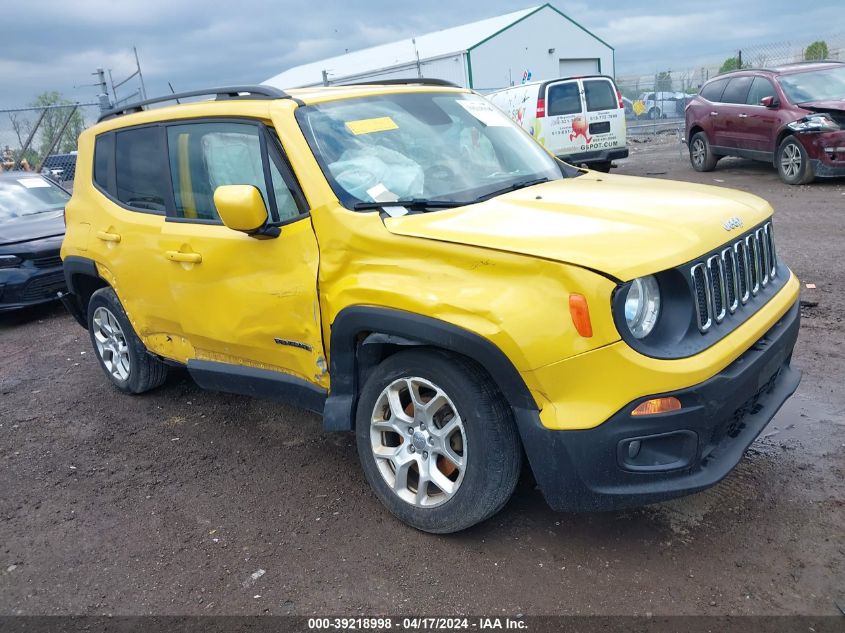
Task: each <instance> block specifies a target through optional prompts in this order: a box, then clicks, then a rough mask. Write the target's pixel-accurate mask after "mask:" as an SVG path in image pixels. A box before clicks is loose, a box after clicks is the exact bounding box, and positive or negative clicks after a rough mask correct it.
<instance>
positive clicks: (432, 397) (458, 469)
mask: <svg viewBox="0 0 845 633" xmlns="http://www.w3.org/2000/svg"><path fill="white" fill-rule="evenodd" d="M355 432H356V436H357V444H358V455H359V457H360V459H361V465H362V467H363V470H364V474H365V475H366V477H367V480H368V481H369V483H370V485H371V486H372V487H373V490H374V491H375V493H376V496H377V497H378V498H379V500H380V501H381V502H382V503H383V504H384V505H385V506H386V507H387V509H388V510H390V512H391V513H393V514H394V515H395V516H396V517H398V518H399V519H400V520H402V521H404V522H405V523H407V524H409V525H411V526H413V527H415V528H417V529H418V530H423V531H425V532H433V533H439V534H445V533H450V532H457V531H459V530H463V529H465V528H468V527H470V526H472V525H475V524H476V523H479V522H481V521H484V520H485V519H487V518H489V517H491V516H492V515H493V514H495V513H496V512H498V511H499V510H500V509H501V508H502V506H504V505H505V503H506V502H507V500H508V499H509V498H510V496H511V494H512V493H513V490H514V488H515V487H516V483H517V480H518V479H519V473H520V468H521V464H522V449H521V446H520V443H519V437H518V434H517V431H516V427H515V425H514V422H513V418H512V413H511V410H510V407H509V406H508V404H507V402H506V401H505V400H504V398H503V396H502V395H501V393H500V392H499V391H498V389H497V388H496V385H495V384H494V383H493V382H492V380H491V379H490V377H489V376H488V375H487V374H486V372H484V371H483V370H482V369H481V368H480V367H479V366H478V365H476V364H475V363H472V362H470V361H468V360H466V359H464V358H463V357H458V356H453V355H450V354H447V353H445V352H441V351H438V350H425V349H420V350H410V351H405V352H399V353H397V354H395V355H393V356H391V357H389V358H388V359H386V360H385V361H383V362H382V363H381V364H380V365H379V366H378V367H377V368H376V369H375V370H373V372H372V373H371V374H370V376H369V378H368V379H367V382H366V384H365V385H364V388H363V390H362V391H361V397H360V399H359V402H358V410H357V415H356V421H355Z"/></svg>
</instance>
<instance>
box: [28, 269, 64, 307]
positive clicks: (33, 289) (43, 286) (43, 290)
mask: <svg viewBox="0 0 845 633" xmlns="http://www.w3.org/2000/svg"><path fill="white" fill-rule="evenodd" d="M64 287H65V276H64V273H61V272H58V273H51V274H49V275H42V276H41V277H36V278H35V279H33V280H32V281H30V282H29V283H28V284H27V285H26V286H25V287H24V289H23V290H22V291H21V295H20V296H21V300H22V301H37V300H38V299H47V298H48V297H55V296H56V293H57V292H58V291H59V290H63V289H64Z"/></svg>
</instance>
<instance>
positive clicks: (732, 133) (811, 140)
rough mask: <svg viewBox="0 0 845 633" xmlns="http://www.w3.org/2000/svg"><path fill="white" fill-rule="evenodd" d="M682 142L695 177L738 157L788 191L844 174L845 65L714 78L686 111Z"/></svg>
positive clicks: (816, 65)
mask: <svg viewBox="0 0 845 633" xmlns="http://www.w3.org/2000/svg"><path fill="white" fill-rule="evenodd" d="M686 138H687V143H688V145H689V154H690V163H691V164H692V166H693V169H695V170H696V171H711V170H713V169H714V168H715V167H716V163H717V162H718V161H719V159H720V158H722V157H723V156H739V157H742V158H750V159H753V160H760V161H764V162H767V163H772V164H773V165H774V167H775V168H776V169H777V170H778V173H779V174H780V177H781V180H783V182H785V183H787V184H789V185H803V184H807V183H809V182H812V181H813V180H814V179H815V178H817V177H832V176H845V62H836V61H819V62H801V63H797V64H789V65H786V66H781V67H778V68H772V69H754V70H738V71H734V72H731V73H726V74H723V75H719V76H717V77H714V78H713V79H711V80H710V81H708V82H707V83H705V84H704V85H703V86H702V87H701V90H700V91H699V93H698V95H697V96H696V97H695V98H693V99H692V101H690V103H689V105H687V108H686Z"/></svg>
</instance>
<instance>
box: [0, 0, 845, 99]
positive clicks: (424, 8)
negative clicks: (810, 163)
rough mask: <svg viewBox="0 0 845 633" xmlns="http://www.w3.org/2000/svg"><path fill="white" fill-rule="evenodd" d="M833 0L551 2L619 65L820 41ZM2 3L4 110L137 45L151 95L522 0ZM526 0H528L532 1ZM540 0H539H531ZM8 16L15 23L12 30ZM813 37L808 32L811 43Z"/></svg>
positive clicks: (663, 63)
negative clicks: (612, 50) (805, 1)
mask: <svg viewBox="0 0 845 633" xmlns="http://www.w3.org/2000/svg"><path fill="white" fill-rule="evenodd" d="M839 1H840V0H819V1H818V2H815V3H813V4H812V5H810V6H807V7H805V6H800V5H796V4H795V3H794V2H792V0H789V1H787V0H769V1H768V2H764V1H762V0H760V1H757V2H754V1H752V0H746V2H745V3H744V4H742V6H738V5H737V3H736V2H735V0H711V1H710V2H709V3H708V4H707V5H706V10H703V9H702V6H703V5H701V4H700V2H697V1H696V2H694V1H692V0H648V1H646V0H606V1H604V2H602V3H589V2H586V1H584V0H573V1H572V2H563V1H562V0H561V1H560V2H556V3H555V4H556V6H558V8H560V9H561V10H563V11H565V12H566V13H567V14H569V15H571V16H572V18H573V19H575V20H577V21H578V22H579V23H581V24H583V25H584V26H585V27H586V28H588V29H592V30H593V31H594V32H596V33H597V34H598V35H599V36H600V37H602V38H603V39H605V40H606V41H608V42H610V43H611V44H612V45H613V46H615V47H616V66H617V72H618V73H620V74H624V73H627V72H639V71H640V69H643V70H645V71H648V72H652V71H655V70H660V69H665V68H669V67H673V68H676V67H677V65H678V64H688V65H695V64H698V63H702V62H703V61H705V60H707V61H711V62H715V63H720V62H721V60H722V59H724V57H727V56H728V55H729V54H731V51H735V50H736V49H737V48H739V47H741V46H744V45H747V44H748V43H753V42H759V41H778V40H783V39H789V38H806V37H811V36H812V38H811V39H816V37H815V36H816V35H824V32H825V29H828V28H830V26H829V25H830V24H831V22H830V15H839V13H840V7H839ZM7 4H10V6H8V7H5V8H4V10H3V20H4V29H3V47H2V50H0V86H2V87H3V90H2V91H0V108H2V107H12V106H20V105H24V104H26V103H28V102H30V101H32V99H33V98H34V97H35V96H36V95H38V94H40V93H41V92H44V91H46V90H59V91H61V92H62V93H64V94H65V96H67V97H68V98H72V99H78V100H82V101H94V100H95V98H96V89H95V88H93V87H91V86H89V85H86V84H91V83H93V80H94V78H93V77H92V75H91V73H93V72H94V71H95V69H96V68H98V67H102V68H106V69H109V68H110V69H112V72H113V75H114V77H115V79H118V78H123V77H125V76H126V75H128V74H129V73H130V72H132V70H133V69H134V57H133V56H132V46H133V45H135V46H137V47H138V52H139V55H140V57H141V63H142V67H143V71H144V77H145V79H146V83H147V90H148V93H149V94H150V95H156V94H164V93H166V92H169V88H168V85H167V84H168V82H172V84H173V86H174V87H175V88H176V89H177V90H189V89H194V88H200V87H204V86H213V85H220V84H225V83H256V82H260V81H262V80H264V79H266V78H267V77H269V76H271V75H275V74H277V73H279V72H281V71H283V70H285V69H287V68H289V67H291V66H294V65H297V64H302V63H306V62H310V61H316V60H318V59H322V58H325V57H330V56H334V55H338V54H343V53H344V51H345V50H347V49H348V50H350V51H351V50H357V49H360V48H365V47H368V46H374V45H377V44H382V43H385V42H389V41H393V40H396V39H402V38H407V37H411V36H413V35H416V34H421V33H425V32H428V31H432V30H437V29H443V28H448V27H450V26H456V25H458V24H462V23H465V22H469V21H472V20H478V19H482V18H486V17H491V16H494V15H498V14H502V13H508V12H511V11H514V10H515V9H518V8H520V7H521V6H522V5H521V4H516V5H515V4H514V3H513V2H512V0H483V1H482V0H463V1H461V0H457V1H456V0H451V1H449V2H446V1H445V0H428V2H425V3H414V4H412V3H410V2H396V0H368V1H367V2H366V3H364V2H348V1H346V0H323V2H321V3H319V4H316V3H312V4H303V3H302V2H294V1H293V0H277V1H275V2H266V1H262V0H238V2H234V3H209V2H207V0H122V1H120V2H115V1H114V0H76V2H73V3H70V4H68V3H67V1H66V0H42V1H41V2H11V3H7ZM530 4H531V0H528V1H527V2H525V5H530ZM535 4H539V2H535ZM7 25H14V28H7ZM811 39H808V40H807V41H811Z"/></svg>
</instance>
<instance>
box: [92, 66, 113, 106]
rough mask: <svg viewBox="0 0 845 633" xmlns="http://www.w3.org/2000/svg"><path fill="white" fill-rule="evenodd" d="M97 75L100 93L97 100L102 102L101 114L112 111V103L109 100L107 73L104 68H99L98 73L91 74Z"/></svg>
mask: <svg viewBox="0 0 845 633" xmlns="http://www.w3.org/2000/svg"><path fill="white" fill-rule="evenodd" d="M91 74H92V75H97V84H96V85H97V86H98V87H99V88H100V92H98V93H97V100H98V101H99V102H100V113H103V112H105V111H106V110H111V101H110V100H109V87H108V85H107V84H106V73H105V71H104V70H103V69H102V68H98V69H97V72H95V73H91Z"/></svg>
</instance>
